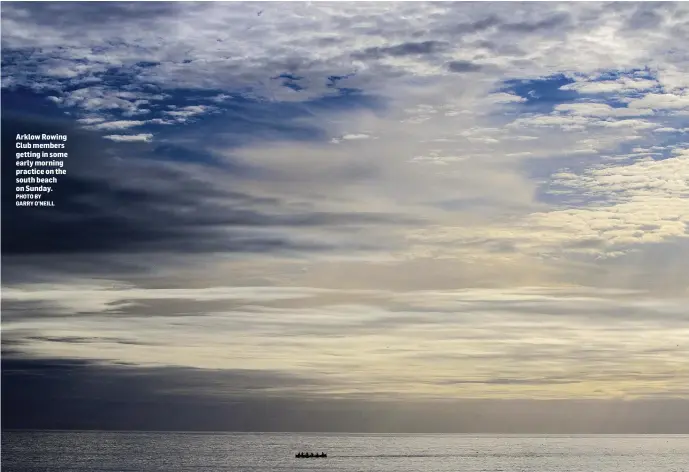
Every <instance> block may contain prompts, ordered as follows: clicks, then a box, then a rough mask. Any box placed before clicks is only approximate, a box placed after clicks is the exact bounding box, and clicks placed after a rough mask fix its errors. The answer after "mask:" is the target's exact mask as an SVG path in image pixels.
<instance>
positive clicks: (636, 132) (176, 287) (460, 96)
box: [1, 2, 689, 433]
mask: <svg viewBox="0 0 689 472" xmlns="http://www.w3.org/2000/svg"><path fill="white" fill-rule="evenodd" d="M1 8H2V152H3V155H4V156H5V158H4V159H3V160H2V213H3V215H2V216H3V223H4V224H3V227H2V354H3V357H2V368H3V369H2V382H3V395H2V416H3V419H4V422H3V428H61V429H70V428H81V429H89V428H95V429H124V430H126V429H144V430H158V429H176V430H240V431H245V430H246V431H248V430H253V431H355V432H356V431H362V432H400V431H404V432H517V433H519V432H546V433H547V432H555V433H559V432H633V433H637V432H639V433H644V432H652V433H656V432H659V433H681V432H684V433H687V432H689V430H688V429H687V428H688V427H689V362H688V361H689V270H687V269H689V145H687V136H689V75H688V74H687V73H686V72H687V70H689V52H688V51H687V49H686V47H683V46H682V45H683V44H689V6H687V4H684V3H680V2H678V3H671V2H668V3H664V2H648V3H633V2H621V3H603V2H576V3H557V2H547V3H546V2H534V3H502V2H495V3H493V2H480V3H478V2H476V3H472V2H464V3H450V2H433V3H424V2H399V3H398V2H381V3H377V2H332V3H330V2H275V3H273V2H259V3H245V2H198V3H184V2H179V3H167V2H141V3H127V2H107V3H99V4H97V5H96V3H95V2H93V3H91V2H76V3H72V2H55V3H51V2H46V3H43V2H39V3H28V2H27V3H23V2H9V3H8V2H3V4H2V7H1ZM17 133H32V134H40V133H48V134H66V135H67V136H68V140H67V151H68V152H69V158H68V160H67V162H66V164H65V168H66V169H67V175H65V176H62V177H61V178H60V182H59V183H58V184H57V185H56V191H55V192H54V193H53V195H54V201H55V205H56V206H55V207H54V208H24V207H16V206H15V204H14V187H15V185H14V183H15V182H14V180H13V178H14V177H13V176H14V159H11V158H8V157H7V156H13V155H14V153H15V136H16V134H17Z"/></svg>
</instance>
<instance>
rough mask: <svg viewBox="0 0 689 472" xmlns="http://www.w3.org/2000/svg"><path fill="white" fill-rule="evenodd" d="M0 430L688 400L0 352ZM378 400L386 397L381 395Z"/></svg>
mask: <svg viewBox="0 0 689 472" xmlns="http://www.w3.org/2000/svg"><path fill="white" fill-rule="evenodd" d="M2 384H3V395H2V416H3V429H99V430H148V431H150V430H177V431H199V430H206V431H209V430H216V431H228V430H229V431H294V432H299V431H327V432H371V433H384V432H392V433H395V432H408V433H422V432H434V433H442V432H470V433H479V432H486V433H515V432H519V433H618V432H624V433H686V432H687V425H689V401H687V400H686V399H684V400H682V399H672V398H668V399H660V400H635V401H620V400H580V401H577V400H550V401H548V400H540V401H539V400H479V399H476V400H471V399H467V400H454V401H449V400H437V401H433V400H426V401H404V402H401V401H399V400H397V399H395V398H390V397H389V398H387V399H384V398H375V399H373V398H371V399H363V398H356V397H354V398H351V399H340V400H335V399H332V398H331V399H327V398H325V397H320V396H319V395H317V394H309V393H308V392H309V391H313V390H317V389H318V388H319V387H322V386H323V385H326V384H327V378H324V379H321V380H316V379H311V378H308V377H300V376H296V375H292V376H289V375H285V374H282V373H279V372H270V371H263V372H259V371H251V370H246V371H242V370H227V371H223V370H199V369H179V368H142V367H133V366H127V365H103V364H95V363H92V362H89V361H85V360H70V359H62V360H59V359H51V360H45V359H22V358H17V357H13V356H11V355H10V356H9V357H8V356H7V355H5V356H3V359H2ZM381 400H385V401H381Z"/></svg>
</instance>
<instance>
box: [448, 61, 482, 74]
mask: <svg viewBox="0 0 689 472" xmlns="http://www.w3.org/2000/svg"><path fill="white" fill-rule="evenodd" d="M447 68H448V69H449V70H450V72H478V71H480V70H481V69H482V66H481V65H480V64H476V63H473V62H470V61H452V62H449V63H448V64H447Z"/></svg>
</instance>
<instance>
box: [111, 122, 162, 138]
mask: <svg viewBox="0 0 689 472" xmlns="http://www.w3.org/2000/svg"><path fill="white" fill-rule="evenodd" d="M106 124H110V123H106ZM130 126H137V125H128V126H113V127H105V128H101V129H121V128H128V127H130ZM103 137H104V138H105V139H109V140H111V141H118V142H136V141H143V142H148V141H150V140H151V139H152V138H153V135H152V134H151V133H141V134H109V135H107V136H103Z"/></svg>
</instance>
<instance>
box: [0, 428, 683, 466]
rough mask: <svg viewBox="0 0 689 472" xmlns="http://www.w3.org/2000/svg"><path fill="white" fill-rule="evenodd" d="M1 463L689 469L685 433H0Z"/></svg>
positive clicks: (25, 464) (13, 464)
mask: <svg viewBox="0 0 689 472" xmlns="http://www.w3.org/2000/svg"><path fill="white" fill-rule="evenodd" d="M300 450H301V451H311V452H317V451H325V452H327V453H328V458H327V459H295V458H294V454H295V453H296V452H297V451H300ZM2 470H3V472H20V471H21V472H28V471H32V472H33V471H36V472H37V471H41V472H48V471H74V472H76V471H121V472H124V471H160V472H177V471H195V472H198V471H299V470H308V471H321V470H323V471H352V472H354V471H357V472H359V471H360V472H364V471H380V472H387V471H395V472H403V471H414V472H417V471H418V472H427V471H428V472H431V471H457V472H460V471H461V472H469V471H491V472H493V471H494V472H498V471H501V472H512V471H514V472H518V471H523V472H558V471H568V472H578V471H581V472H607V471H610V472H613V471H614V472H650V471H654V472H655V471H658V472H661V471H662V472H689V436H680V435H668V436H661V435H659V436H650V435H649V436H645V435H643V436H607V435H604V436H504V435H360V434H349V435H335V434H329V435H322V434H268V433H261V434H210V433H208V434H203V433H202V434H197V433H101V432H21V433H20V432H4V433H3V434H2Z"/></svg>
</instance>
